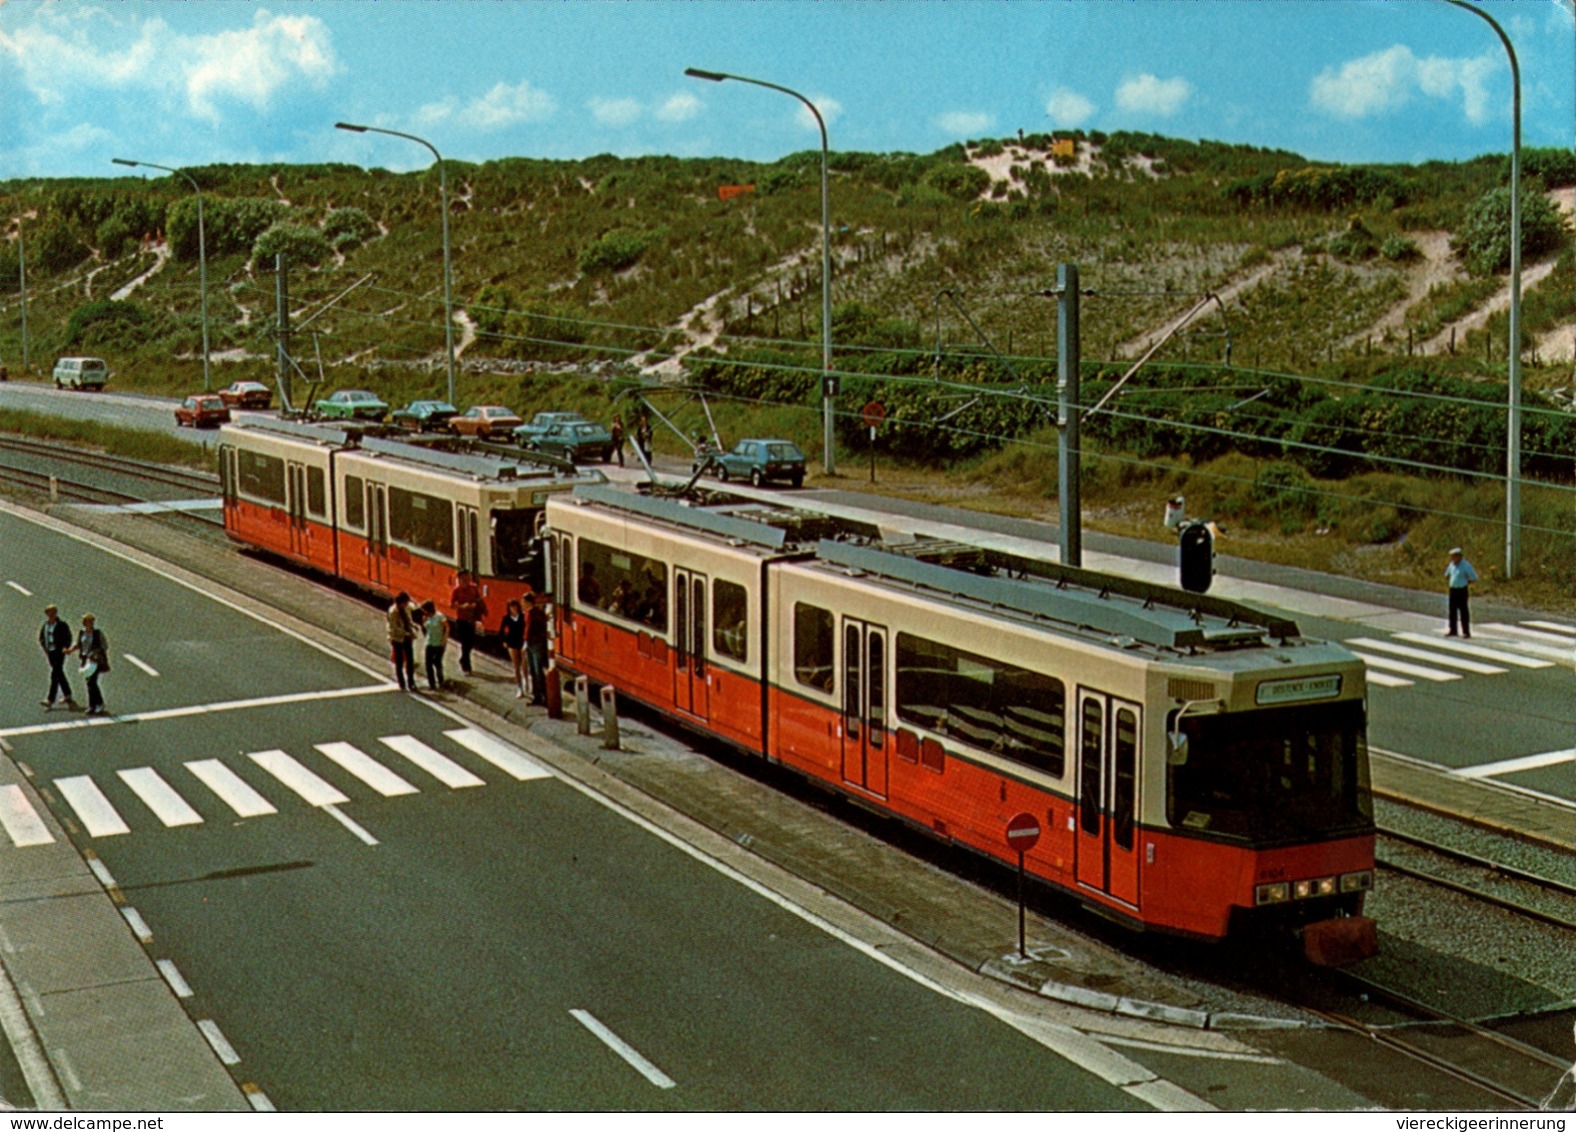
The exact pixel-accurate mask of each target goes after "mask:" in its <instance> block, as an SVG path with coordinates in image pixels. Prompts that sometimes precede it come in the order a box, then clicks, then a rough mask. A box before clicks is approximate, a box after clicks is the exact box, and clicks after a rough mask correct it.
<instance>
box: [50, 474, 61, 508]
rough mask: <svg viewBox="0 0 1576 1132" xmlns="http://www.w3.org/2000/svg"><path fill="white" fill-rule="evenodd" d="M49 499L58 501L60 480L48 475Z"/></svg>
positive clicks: (53, 501) (54, 501) (52, 501)
mask: <svg viewBox="0 0 1576 1132" xmlns="http://www.w3.org/2000/svg"><path fill="white" fill-rule="evenodd" d="M49 501H50V502H51V503H59V502H60V481H59V480H58V479H56V478H55V477H54V476H50V477H49Z"/></svg>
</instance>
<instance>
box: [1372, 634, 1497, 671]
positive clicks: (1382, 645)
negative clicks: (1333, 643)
mask: <svg viewBox="0 0 1576 1132" xmlns="http://www.w3.org/2000/svg"><path fill="white" fill-rule="evenodd" d="M1346 644H1348V645H1361V646H1362V647H1363V648H1365V649H1378V650H1379V651H1380V652H1387V653H1394V654H1395V655H1396V656H1409V657H1411V658H1412V659H1413V660H1426V661H1429V662H1430V663H1432V664H1443V665H1444V666H1445V667H1447V668H1459V669H1461V670H1462V671H1463V672H1476V673H1478V674H1479V675H1481V676H1497V675H1499V674H1500V673H1502V672H1504V671H1505V669H1503V668H1496V667H1495V666H1494V665H1492V664H1484V663H1483V662H1482V661H1477V660H1467V659H1466V658H1465V657H1459V656H1441V655H1440V654H1439V653H1435V652H1429V651H1428V650H1426V649H1414V648H1412V647H1411V646H1410V645H1397V644H1394V643H1392V642H1390V641H1380V640H1376V639H1374V638H1373V637H1353V638H1352V639H1351V640H1349V641H1347V642H1346Z"/></svg>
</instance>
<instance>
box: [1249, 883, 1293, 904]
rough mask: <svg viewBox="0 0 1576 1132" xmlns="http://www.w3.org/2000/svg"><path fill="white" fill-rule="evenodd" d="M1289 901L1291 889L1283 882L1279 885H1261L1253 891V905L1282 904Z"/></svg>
mask: <svg viewBox="0 0 1576 1132" xmlns="http://www.w3.org/2000/svg"><path fill="white" fill-rule="evenodd" d="M1290 899H1291V888H1290V886H1289V885H1287V884H1286V883H1285V882H1284V881H1282V882H1281V883H1280V884H1261V885H1259V886H1258V887H1257V888H1255V889H1254V890H1253V902H1254V903H1255V904H1284V903H1286V901H1288V900H1290Z"/></svg>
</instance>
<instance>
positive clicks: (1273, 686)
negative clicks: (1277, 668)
mask: <svg viewBox="0 0 1576 1132" xmlns="http://www.w3.org/2000/svg"><path fill="white" fill-rule="evenodd" d="M1340 694H1341V676H1340V674H1339V673H1335V672H1332V673H1330V674H1329V675H1328V676H1299V677H1296V678H1294V679H1291V680H1265V681H1262V682H1261V683H1260V684H1259V686H1258V687H1257V688H1256V689H1254V692H1253V702H1254V703H1256V704H1259V705H1261V706H1262V705H1267V704H1299V703H1302V702H1304V701H1306V700H1327V699H1329V698H1330V697H1331V696H1338V695H1340Z"/></svg>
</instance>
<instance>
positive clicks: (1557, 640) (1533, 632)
mask: <svg viewBox="0 0 1576 1132" xmlns="http://www.w3.org/2000/svg"><path fill="white" fill-rule="evenodd" d="M1477 628H1478V632H1479V633H1482V632H1485V631H1490V632H1494V633H1509V634H1510V635H1511V636H1512V637H1520V638H1525V639H1527V640H1531V641H1540V642H1543V643H1545V644H1551V645H1571V644H1576V642H1573V641H1572V640H1571V639H1570V638H1569V637H1567V636H1565V635H1564V634H1562V633H1550V632H1546V631H1544V630H1542V629H1529V628H1527V627H1526V626H1525V625H1507V624H1505V623H1504V622H1502V621H1490V622H1489V623H1488V624H1487V625H1479V626H1478V627H1477Z"/></svg>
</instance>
